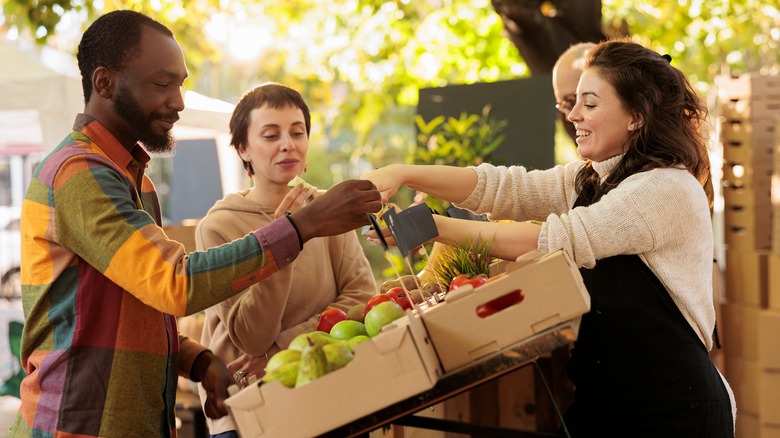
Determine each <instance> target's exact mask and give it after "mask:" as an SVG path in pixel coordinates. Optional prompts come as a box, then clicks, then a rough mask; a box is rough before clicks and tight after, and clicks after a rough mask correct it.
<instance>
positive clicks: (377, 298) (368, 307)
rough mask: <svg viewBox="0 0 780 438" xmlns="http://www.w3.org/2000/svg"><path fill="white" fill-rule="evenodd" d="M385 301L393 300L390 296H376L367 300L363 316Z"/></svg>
mask: <svg viewBox="0 0 780 438" xmlns="http://www.w3.org/2000/svg"><path fill="white" fill-rule="evenodd" d="M385 301H393V302H395V301H394V300H393V298H392V297H391V296H390V295H387V294H376V295H374V296H373V297H371V298H369V299H368V302H367V303H366V313H365V314H364V316H365V315H368V312H370V311H371V309H373V308H374V306H376V305H377V304H379V303H384V302H385Z"/></svg>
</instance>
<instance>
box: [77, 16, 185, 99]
mask: <svg viewBox="0 0 780 438" xmlns="http://www.w3.org/2000/svg"><path fill="white" fill-rule="evenodd" d="M143 26H148V27H150V28H152V29H155V30H157V31H158V32H160V33H162V34H163V35H166V36H169V37H171V38H173V32H171V31H170V29H168V28H167V27H165V26H164V25H163V24H161V23H160V22H158V21H156V20H155V19H153V18H151V17H148V16H146V15H144V14H142V13H140V12H135V11H128V10H120V11H112V12H109V13H107V14H105V15H103V16H101V17H100V18H98V19H97V20H95V22H94V23H92V24H91V25H90V26H89V28H88V29H87V30H86V31H85V32H84V35H82V37H81V42H80V43H79V48H78V53H77V55H76V57H77V59H78V62H79V70H80V71H81V87H82V88H83V90H84V102H89V97H90V95H91V94H92V73H94V72H95V69H97V68H98V67H106V68H109V69H111V70H121V69H122V67H123V63H124V62H125V61H126V60H127V59H129V58H130V57H131V56H132V55H133V54H134V53H135V52H136V51H137V49H138V46H139V44H140V43H141V30H142V29H143Z"/></svg>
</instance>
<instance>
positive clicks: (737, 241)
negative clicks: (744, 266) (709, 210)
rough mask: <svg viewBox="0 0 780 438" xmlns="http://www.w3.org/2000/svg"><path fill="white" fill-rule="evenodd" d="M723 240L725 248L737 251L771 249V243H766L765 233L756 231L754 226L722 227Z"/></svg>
mask: <svg viewBox="0 0 780 438" xmlns="http://www.w3.org/2000/svg"><path fill="white" fill-rule="evenodd" d="M723 240H724V242H726V248H728V249H729V250H738V251H756V250H766V251H769V250H770V249H771V245H772V242H771V240H770V241H767V239H766V233H764V232H761V231H759V230H757V229H756V227H755V226H753V227H751V226H749V225H745V226H732V227H729V226H724V227H723Z"/></svg>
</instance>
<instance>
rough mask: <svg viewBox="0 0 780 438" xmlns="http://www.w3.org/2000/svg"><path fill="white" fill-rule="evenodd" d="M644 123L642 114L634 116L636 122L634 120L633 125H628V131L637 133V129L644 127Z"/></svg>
mask: <svg viewBox="0 0 780 438" xmlns="http://www.w3.org/2000/svg"><path fill="white" fill-rule="evenodd" d="M643 123H644V117H642V115H641V114H637V115H635V116H634V120H632V121H631V123H629V124H628V130H629V131H636V130H637V129H639V128H641V127H642V124H643Z"/></svg>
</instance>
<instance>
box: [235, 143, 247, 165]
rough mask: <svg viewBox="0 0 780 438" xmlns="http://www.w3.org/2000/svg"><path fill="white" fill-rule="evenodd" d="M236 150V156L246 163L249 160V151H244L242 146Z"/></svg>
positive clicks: (244, 148)
mask: <svg viewBox="0 0 780 438" xmlns="http://www.w3.org/2000/svg"><path fill="white" fill-rule="evenodd" d="M236 150H237V151H238V156H239V157H241V159H242V160H244V161H246V162H247V163H248V162H249V161H250V160H249V151H247V150H246V147H245V146H244V145H242V144H241V145H238V147H237V148H236Z"/></svg>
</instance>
